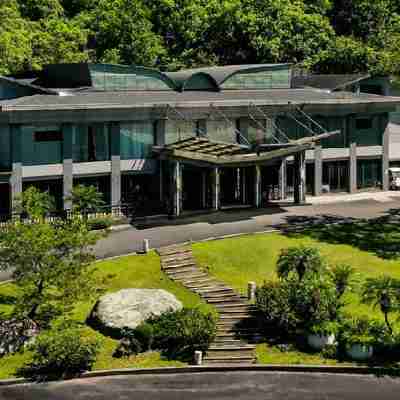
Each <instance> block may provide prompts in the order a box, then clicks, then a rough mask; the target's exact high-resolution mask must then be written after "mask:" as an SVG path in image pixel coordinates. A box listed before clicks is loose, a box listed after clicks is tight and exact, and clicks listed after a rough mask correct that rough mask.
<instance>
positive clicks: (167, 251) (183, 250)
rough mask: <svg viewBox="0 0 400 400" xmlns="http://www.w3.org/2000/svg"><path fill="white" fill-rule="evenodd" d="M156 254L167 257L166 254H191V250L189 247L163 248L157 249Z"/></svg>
mask: <svg viewBox="0 0 400 400" xmlns="http://www.w3.org/2000/svg"><path fill="white" fill-rule="evenodd" d="M158 254H159V255H160V256H161V257H168V256H177V257H179V256H184V255H192V250H191V249H189V248H169V249H166V248H163V249H159V250H158Z"/></svg>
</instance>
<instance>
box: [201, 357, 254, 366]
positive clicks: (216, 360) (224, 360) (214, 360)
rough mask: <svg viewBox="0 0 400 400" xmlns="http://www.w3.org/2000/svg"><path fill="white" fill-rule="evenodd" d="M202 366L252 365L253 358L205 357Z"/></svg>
mask: <svg viewBox="0 0 400 400" xmlns="http://www.w3.org/2000/svg"><path fill="white" fill-rule="evenodd" d="M203 361H204V364H221V365H223V364H243V365H248V364H254V363H255V357H205V358H204V359H203Z"/></svg>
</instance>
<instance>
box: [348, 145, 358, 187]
mask: <svg viewBox="0 0 400 400" xmlns="http://www.w3.org/2000/svg"><path fill="white" fill-rule="evenodd" d="M349 162H350V164H349V192H350V193H356V192H357V143H355V142H351V143H350V160H349Z"/></svg>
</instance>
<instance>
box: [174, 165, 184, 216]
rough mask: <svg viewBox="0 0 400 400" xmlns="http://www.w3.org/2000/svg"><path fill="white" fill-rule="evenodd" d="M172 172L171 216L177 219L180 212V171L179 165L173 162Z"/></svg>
mask: <svg viewBox="0 0 400 400" xmlns="http://www.w3.org/2000/svg"><path fill="white" fill-rule="evenodd" d="M172 168H173V171H172V197H173V208H172V215H173V216H174V217H179V215H180V214H181V212H182V170H181V163H180V162H179V161H175V162H174V163H173V167H172Z"/></svg>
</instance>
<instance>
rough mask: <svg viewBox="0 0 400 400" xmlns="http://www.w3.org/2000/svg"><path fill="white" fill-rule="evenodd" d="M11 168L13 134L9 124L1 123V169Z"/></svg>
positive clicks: (7, 169) (8, 169)
mask: <svg viewBox="0 0 400 400" xmlns="http://www.w3.org/2000/svg"><path fill="white" fill-rule="evenodd" d="M10 170H11V135H10V128H9V126H7V125H0V171H10Z"/></svg>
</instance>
